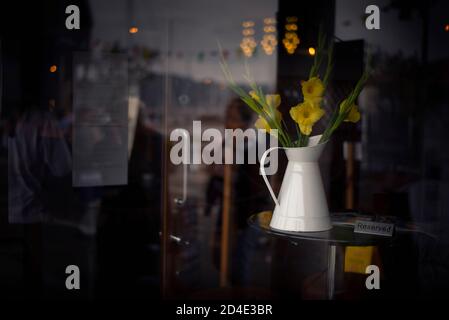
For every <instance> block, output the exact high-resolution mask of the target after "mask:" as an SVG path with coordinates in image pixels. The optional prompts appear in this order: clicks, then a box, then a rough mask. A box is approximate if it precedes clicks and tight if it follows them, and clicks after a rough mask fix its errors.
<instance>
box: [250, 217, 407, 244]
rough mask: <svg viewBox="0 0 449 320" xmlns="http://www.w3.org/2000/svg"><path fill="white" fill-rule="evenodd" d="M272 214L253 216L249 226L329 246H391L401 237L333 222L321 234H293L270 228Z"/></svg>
mask: <svg viewBox="0 0 449 320" xmlns="http://www.w3.org/2000/svg"><path fill="white" fill-rule="evenodd" d="M271 216H272V212H271V211H264V212H259V213H257V214H254V215H252V216H251V217H249V219H248V224H249V225H250V226H251V227H253V228H256V229H258V230H260V231H263V232H265V233H268V234H270V235H273V236H277V237H281V238H285V239H288V240H290V241H300V240H307V241H321V242H328V243H329V244H338V245H347V246H371V245H390V244H392V243H393V242H394V241H395V240H396V238H397V237H398V236H399V234H398V233H397V232H395V233H394V234H393V236H392V237H387V236H379V235H370V234H363V233H354V226H351V225H347V224H341V223H337V222H335V221H332V229H330V230H327V231H320V232H292V231H281V230H276V229H272V228H271V227H270V221H271Z"/></svg>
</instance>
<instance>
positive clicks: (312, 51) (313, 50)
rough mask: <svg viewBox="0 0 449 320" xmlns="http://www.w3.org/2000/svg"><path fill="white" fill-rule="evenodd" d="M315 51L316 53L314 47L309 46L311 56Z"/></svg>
mask: <svg viewBox="0 0 449 320" xmlns="http://www.w3.org/2000/svg"><path fill="white" fill-rule="evenodd" d="M315 53H316V51H315V48H314V47H310V48H309V54H310V55H311V56H314V55H315Z"/></svg>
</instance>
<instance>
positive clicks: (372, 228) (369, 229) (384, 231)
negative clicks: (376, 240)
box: [354, 220, 394, 237]
mask: <svg viewBox="0 0 449 320" xmlns="http://www.w3.org/2000/svg"><path fill="white" fill-rule="evenodd" d="M393 231H394V224H393V223H383V222H373V221H364V220H357V221H356V222H355V225H354V232H355V233H368V234H376V235H380V236H387V237H391V236H392V235H393Z"/></svg>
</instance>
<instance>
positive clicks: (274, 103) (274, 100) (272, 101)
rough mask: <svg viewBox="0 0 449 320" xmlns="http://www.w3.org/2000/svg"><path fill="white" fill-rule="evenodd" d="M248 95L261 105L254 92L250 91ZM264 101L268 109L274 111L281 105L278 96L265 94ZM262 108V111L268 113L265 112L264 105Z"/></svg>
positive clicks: (265, 107)
mask: <svg viewBox="0 0 449 320" xmlns="http://www.w3.org/2000/svg"><path fill="white" fill-rule="evenodd" d="M249 95H250V96H251V98H253V99H254V100H256V101H257V102H258V103H260V104H262V102H261V99H260V97H259V95H258V94H257V93H256V92H255V91H254V90H251V91H250V92H249ZM265 101H266V102H267V104H268V107H270V108H274V109H276V108H277V107H279V105H280V104H281V96H280V95H278V94H267V95H265ZM263 108H264V110H266V111H269V110H267V106H265V105H264V106H263Z"/></svg>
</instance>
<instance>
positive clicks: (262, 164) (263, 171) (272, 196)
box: [260, 147, 283, 206]
mask: <svg viewBox="0 0 449 320" xmlns="http://www.w3.org/2000/svg"><path fill="white" fill-rule="evenodd" d="M275 149H283V148H282V147H273V148H270V149H268V150H266V151H265V152H264V153H263V155H262V157H261V158H260V174H261V175H262V177H263V180H264V181H265V184H266V185H267V188H268V191H270V195H271V198H273V201H274V203H275V204H276V205H277V206H279V200H278V199H277V198H276V196H275V194H274V191H273V188H271V185H270V182H269V181H268V178H267V174H266V173H265V159H266V158H267V156H268V154H269V153H270V152H271V151H273V150H275Z"/></svg>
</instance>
